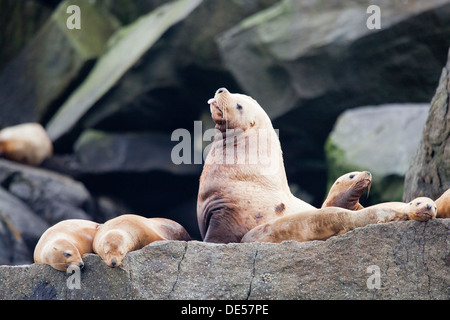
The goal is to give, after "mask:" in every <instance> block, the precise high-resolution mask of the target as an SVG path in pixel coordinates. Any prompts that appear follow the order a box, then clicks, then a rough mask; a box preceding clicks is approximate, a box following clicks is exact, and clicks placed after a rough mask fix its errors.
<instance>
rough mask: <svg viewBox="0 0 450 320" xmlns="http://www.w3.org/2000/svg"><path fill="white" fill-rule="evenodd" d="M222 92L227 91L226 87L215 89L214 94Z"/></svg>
mask: <svg viewBox="0 0 450 320" xmlns="http://www.w3.org/2000/svg"><path fill="white" fill-rule="evenodd" d="M222 92H228V90H227V89H226V88H220V89H219V90H217V92H216V94H220V93H222Z"/></svg>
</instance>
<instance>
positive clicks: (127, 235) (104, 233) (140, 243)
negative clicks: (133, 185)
mask: <svg viewBox="0 0 450 320" xmlns="http://www.w3.org/2000/svg"><path fill="white" fill-rule="evenodd" d="M190 239H191V238H190V236H189V234H188V233H187V231H186V230H185V229H184V228H183V227H182V226H181V225H180V224H178V223H177V222H175V221H172V220H169V219H164V218H145V217H142V216H139V215H135V214H123V215H120V216H118V217H116V218H113V219H111V220H108V221H106V222H105V223H104V224H103V225H102V226H101V228H99V230H98V232H97V234H96V235H95V238H94V243H93V249H94V252H95V253H97V254H98V255H99V256H100V257H101V258H102V259H103V260H104V261H105V262H106V264H107V265H108V266H109V267H112V268H116V267H119V266H120V264H121V262H122V260H123V258H124V257H125V255H126V254H127V253H128V252H130V251H134V250H138V249H141V248H143V247H145V246H146V245H148V244H150V243H152V242H154V241H159V240H182V241H188V240H190Z"/></svg>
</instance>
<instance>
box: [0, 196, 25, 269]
mask: <svg viewBox="0 0 450 320" xmlns="http://www.w3.org/2000/svg"><path fill="white" fill-rule="evenodd" d="M3 206H4V205H3ZM17 215H20V213H18V214H17ZM32 262H33V259H32V254H31V253H30V250H29V249H28V247H27V245H26V243H25V241H24V240H23V238H22V236H21V234H20V232H19V230H17V228H16V226H15V225H14V224H13V222H12V221H11V219H10V218H9V217H8V216H7V215H6V214H5V213H3V212H2V211H1V210H0V265H2V264H7V265H15V264H27V263H32Z"/></svg>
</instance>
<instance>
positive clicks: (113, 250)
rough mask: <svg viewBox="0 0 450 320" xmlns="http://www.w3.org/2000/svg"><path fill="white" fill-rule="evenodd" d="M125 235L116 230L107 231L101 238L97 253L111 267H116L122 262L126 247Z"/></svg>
mask: <svg viewBox="0 0 450 320" xmlns="http://www.w3.org/2000/svg"><path fill="white" fill-rule="evenodd" d="M126 241H127V239H126V237H125V236H124V234H123V233H122V232H120V231H118V230H110V231H108V232H107V233H106V234H105V235H104V236H103V239H102V250H99V252H98V254H99V255H100V256H101V257H102V259H103V260H104V261H105V262H106V264H107V265H108V266H109V267H111V268H117V267H118V266H120V264H121V263H122V260H123V258H124V257H125V254H126V253H127V252H128V250H127V249H126V245H125V244H126Z"/></svg>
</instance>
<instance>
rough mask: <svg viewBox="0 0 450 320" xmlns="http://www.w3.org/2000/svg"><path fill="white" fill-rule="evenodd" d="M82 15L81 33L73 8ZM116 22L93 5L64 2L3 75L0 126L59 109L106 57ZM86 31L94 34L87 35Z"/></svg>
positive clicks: (37, 118)
mask: <svg viewBox="0 0 450 320" xmlns="http://www.w3.org/2000/svg"><path fill="white" fill-rule="evenodd" d="M74 4H76V5H78V6H79V7H80V11H81V12H82V25H81V28H82V29H81V30H77V29H74V30H69V29H68V28H67V26H66V20H67V19H68V18H69V16H70V15H69V14H68V13H67V12H66V10H67V7H68V6H69V5H74ZM116 27H117V22H116V21H115V20H114V19H113V18H112V17H111V16H110V15H109V14H108V13H107V12H105V11H102V10H99V9H98V8H97V7H96V6H95V5H93V4H92V2H91V1H88V0H77V1H65V2H63V3H62V4H61V5H60V6H58V8H57V9H56V10H55V11H54V13H53V14H52V15H51V17H50V18H49V19H48V21H47V22H46V23H45V25H43V26H42V28H41V29H40V30H39V32H38V33H37V34H36V36H35V37H34V38H33V40H32V41H30V42H29V43H28V45H27V46H26V47H25V48H24V49H23V50H22V52H21V54H20V55H18V56H17V58H16V59H14V61H13V62H12V63H11V64H9V65H8V66H7V67H6V68H5V69H4V71H3V73H2V74H1V75H0V106H1V108H0V126H2V127H4V126H9V125H15V124H19V123H22V122H34V121H41V120H42V119H43V118H46V117H48V113H49V112H50V113H51V112H54V109H55V108H57V107H59V104H60V103H61V100H63V99H65V98H66V96H67V95H68V94H69V92H70V90H72V89H73V86H75V85H77V84H78V83H79V82H80V81H81V80H82V79H83V78H84V77H85V76H86V73H87V72H88V70H89V69H90V68H91V67H92V65H93V62H94V60H95V59H96V58H97V57H98V56H99V55H100V54H101V53H102V52H103V50H104V49H105V47H106V42H107V40H108V38H109V36H110V35H111V34H112V32H113V31H114V30H115V28H116ZM83 30H89V31H88V32H84V31H83Z"/></svg>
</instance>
